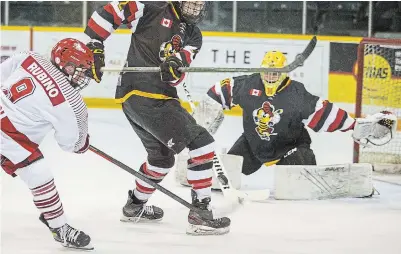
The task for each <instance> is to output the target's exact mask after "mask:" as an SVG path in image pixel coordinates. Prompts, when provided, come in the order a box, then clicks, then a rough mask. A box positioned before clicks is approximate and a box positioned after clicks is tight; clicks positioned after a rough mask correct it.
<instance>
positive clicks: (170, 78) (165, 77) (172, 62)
mask: <svg viewBox="0 0 401 254" xmlns="http://www.w3.org/2000/svg"><path fill="white" fill-rule="evenodd" d="M180 67H184V64H183V63H182V61H181V60H180V59H179V58H178V57H175V56H169V57H167V58H166V61H164V62H163V63H162V64H161V65H160V75H161V80H162V81H164V82H174V81H177V80H179V79H180V78H181V76H182V75H183V73H182V72H180V71H179V70H178V68H180Z"/></svg>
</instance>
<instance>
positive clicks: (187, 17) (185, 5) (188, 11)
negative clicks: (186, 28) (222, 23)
mask: <svg viewBox="0 0 401 254" xmlns="http://www.w3.org/2000/svg"><path fill="white" fill-rule="evenodd" d="M172 3H173V5H174V7H175V8H176V9H178V12H179V16H181V17H182V19H183V21H185V22H186V23H188V24H194V25H195V24H198V23H199V22H201V21H202V20H203V18H204V17H205V16H206V14H207V11H208V9H209V6H210V2H208V1H173V2H172Z"/></svg>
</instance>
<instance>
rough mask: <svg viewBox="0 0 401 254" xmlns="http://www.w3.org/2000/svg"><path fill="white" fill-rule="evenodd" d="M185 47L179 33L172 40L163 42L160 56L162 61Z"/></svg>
mask: <svg viewBox="0 0 401 254" xmlns="http://www.w3.org/2000/svg"><path fill="white" fill-rule="evenodd" d="M182 47H183V41H182V38H181V36H179V35H178V34H176V35H173V37H171V40H170V41H167V42H163V43H162V45H161V46H160V51H159V57H160V60H161V61H165V60H166V58H167V57H168V56H171V55H174V54H175V53H177V52H179V51H180V50H181V49H182Z"/></svg>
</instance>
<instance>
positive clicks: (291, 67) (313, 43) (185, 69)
mask: <svg viewBox="0 0 401 254" xmlns="http://www.w3.org/2000/svg"><path fill="white" fill-rule="evenodd" d="M316 44H317V38H316V36H313V38H312V40H311V41H310V42H309V43H308V45H307V46H306V48H305V49H304V51H303V52H302V53H300V54H298V55H297V56H296V57H295V60H294V61H293V62H291V63H290V64H288V65H286V66H284V67H282V68H217V67H181V68H178V70H179V71H181V72H291V71H293V70H295V69H296V68H298V67H300V66H302V65H303V64H304V62H305V60H306V59H307V58H308V57H309V56H310V54H311V53H312V52H313V50H314V49H315V46H316ZM101 70H102V71H103V72H160V67H103V68H102V69H101Z"/></svg>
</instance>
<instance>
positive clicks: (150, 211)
mask: <svg viewBox="0 0 401 254" xmlns="http://www.w3.org/2000/svg"><path fill="white" fill-rule="evenodd" d="M144 213H145V214H147V215H153V214H154V213H155V211H154V210H153V206H147V205H144V206H143V209H142V211H141V212H140V213H139V215H138V216H137V217H136V219H135V221H134V222H135V223H136V222H138V221H139V220H140V219H141V217H142V215H143V214H144Z"/></svg>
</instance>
